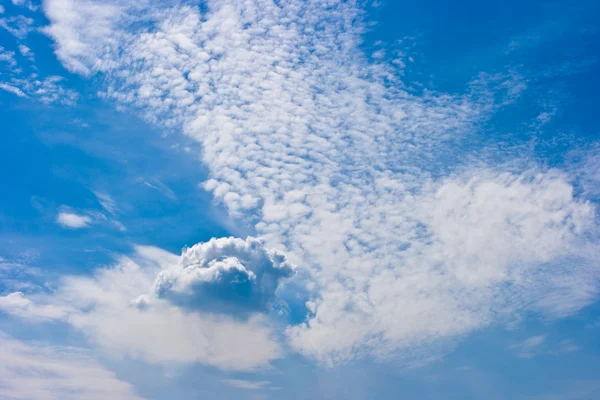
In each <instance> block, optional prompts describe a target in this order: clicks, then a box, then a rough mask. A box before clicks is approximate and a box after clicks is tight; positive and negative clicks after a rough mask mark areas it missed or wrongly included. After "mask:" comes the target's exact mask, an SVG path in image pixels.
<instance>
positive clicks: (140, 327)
mask: <svg viewBox="0 0 600 400" xmlns="http://www.w3.org/2000/svg"><path fill="white" fill-rule="evenodd" d="M156 4H158V5H159V7H158V9H157V8H155V7H154V8H150V4H148V3H146V2H129V1H93V0H80V1H76V0H70V1H61V0H47V1H45V2H44V11H45V13H46V16H47V18H48V19H49V21H50V25H49V26H48V27H47V28H45V32H46V33H47V34H48V35H49V36H50V37H51V38H52V39H53V40H54V41H55V45H56V55H57V57H58V58H59V59H60V60H61V61H62V63H63V64H64V66H65V67H66V68H67V69H69V70H70V71H72V72H74V73H78V74H81V75H83V76H90V75H92V74H96V73H97V74H102V75H104V76H105V77H106V82H107V83H106V87H105V88H104V89H103V93H102V94H103V96H104V97H105V98H106V99H108V100H112V101H115V102H117V103H118V104H119V105H120V106H128V107H131V108H132V109H134V110H137V111H139V112H140V113H141V114H142V115H143V116H144V117H145V118H146V119H147V120H148V121H150V122H153V123H156V124H158V125H161V126H165V127H168V128H171V129H180V130H181V131H182V132H184V133H185V135H187V136H189V137H190V138H192V139H194V140H196V141H198V142H199V143H200V144H201V145H202V149H203V151H202V155H201V156H202V160H203V162H204V163H205V164H206V166H207V167H208V169H209V173H210V179H209V180H207V181H206V182H205V183H204V188H205V189H206V190H208V191H210V192H212V193H213V195H214V197H215V199H216V200H217V201H219V202H222V204H224V205H225V206H226V207H227V209H228V210H229V212H230V213H231V215H232V216H233V217H235V218H238V219H240V220H243V221H245V222H248V223H250V224H251V225H252V226H253V227H254V229H255V231H256V234H257V236H260V237H261V238H262V240H263V242H258V241H254V239H246V240H245V241H244V240H242V239H233V238H230V239H218V240H214V241H211V242H208V243H200V244H197V245H195V246H193V247H191V248H190V249H187V250H186V251H184V253H183V255H182V257H181V258H176V257H175V258H174V256H172V255H165V254H164V253H161V252H159V251H158V250H149V249H141V250H140V252H141V253H140V254H141V256H139V259H123V260H121V261H120V262H119V263H118V264H117V265H115V266H113V267H111V268H108V269H102V270H99V271H98V272H97V273H96V275H95V276H94V277H92V278H81V277H77V278H76V277H68V278H65V279H64V280H63V281H62V285H61V286H60V287H59V288H58V289H57V291H56V292H54V293H51V294H48V295H43V296H42V295H39V296H36V298H32V299H31V301H30V300H27V301H25V300H24V299H23V298H21V297H19V296H18V295H17V296H15V295H13V297H12V298H11V300H10V301H12V302H13V303H15V304H12V303H10V301H9V300H7V299H6V298H4V300H3V303H0V305H2V307H4V308H5V309H7V310H9V312H11V313H14V314H17V315H23V316H25V317H34V318H39V317H40V316H44V317H45V318H47V317H49V316H48V315H44V310H50V309H51V310H52V313H53V315H52V316H51V317H52V318H59V319H61V320H63V321H65V322H67V323H69V324H71V325H72V326H73V327H75V328H77V329H80V330H82V331H83V332H85V333H86V334H87V335H88V336H89V337H90V338H91V339H92V340H94V341H95V342H97V343H98V344H100V345H101V346H104V347H106V348H108V349H113V350H118V351H120V352H123V353H126V354H129V355H133V356H137V357H141V358H142V359H144V360H147V361H151V362H159V363H162V362H164V363H169V362H175V363H187V362H200V363H206V364H210V365H215V366H217V367H220V368H224V369H253V368H256V367H258V366H264V365H266V364H268V363H269V361H271V360H273V359H275V358H277V357H280V356H281V355H282V354H283V352H284V350H283V348H284V347H285V346H288V347H289V349H290V351H295V352H299V353H301V354H303V355H305V356H308V357H312V358H314V359H316V360H318V361H320V362H324V363H329V364H333V363H338V362H344V361H347V360H350V359H353V358H355V357H360V356H363V355H374V356H376V357H388V356H398V355H400V354H402V355H407V354H408V355H409V356H412V355H415V356H419V357H427V356H429V354H423V352H424V351H426V349H431V348H436V347H437V346H441V345H444V344H446V343H448V342H450V341H453V340H454V339H456V338H458V337H460V336H461V335H464V334H467V333H469V332H472V331H474V330H477V329H481V328H483V327H486V326H489V325H491V324H494V323H502V322H506V321H512V320H514V319H515V316H518V315H520V314H523V313H530V312H533V313H543V314H545V315H547V316H550V317H558V316H563V315H567V314H569V313H572V312H574V311H576V310H578V309H580V308H581V307H583V306H585V305H586V304H589V303H590V302H591V301H592V300H594V299H595V298H596V295H597V290H598V279H599V275H600V271H599V270H598V266H597V263H596V260H598V259H599V256H600V254H599V251H598V250H599V248H598V245H597V240H596V239H595V235H596V234H597V228H596V227H597V225H596V222H595V217H596V209H595V208H594V206H593V205H592V204H591V203H590V202H588V201H587V200H586V199H585V198H583V197H581V196H579V195H578V194H576V192H575V191H574V187H573V181H574V180H575V179H576V178H577V175H576V173H574V172H569V173H567V172H565V171H558V170H554V169H549V168H546V167H544V166H543V165H536V163H534V162H532V161H531V160H512V159H511V160H503V164H501V165H499V164H498V163H497V162H494V160H493V159H491V158H484V156H483V155H482V156H481V157H480V158H476V157H475V156H472V157H471V159H468V160H464V161H463V162H460V163H459V162H455V163H454V164H453V165H450V167H448V165H444V166H441V165H439V160H440V159H441V156H442V155H446V154H451V153H452V152H453V151H454V149H456V148H457V146H458V145H460V143H461V140H462V139H463V138H466V137H472V136H473V135H476V134H477V126H478V123H480V122H482V121H484V120H486V119H487V118H489V117H490V115H492V114H493V113H494V112H495V111H496V110H498V109H500V108H501V107H502V106H503V105H506V104H508V103H510V102H511V101H513V100H514V99H515V98H516V97H517V96H518V95H519V93H520V91H522V90H524V88H525V84H524V83H523V82H520V81H519V77H518V76H514V75H511V76H509V75H507V76H494V77H485V76H483V77H479V78H478V79H477V80H474V81H473V84H472V85H471V87H470V88H469V90H468V91H467V92H466V94H464V95H462V96H454V95H449V94H444V93H431V92H425V93H424V94H422V95H415V94H412V93H411V92H409V91H408V90H406V88H405V86H404V84H403V83H402V81H401V80H400V78H399V75H398V74H397V72H398V71H397V70H396V69H394V68H393V67H392V66H390V65H388V64H386V63H385V62H383V61H376V62H374V61H373V60H369V59H368V58H367V57H366V56H365V55H364V54H363V53H362V51H361V49H360V43H361V39H360V38H361V34H362V33H363V32H364V29H365V27H364V25H363V22H362V19H361V18H362V12H361V10H360V8H359V7H358V6H357V5H356V4H355V3H354V2H343V1H337V0H327V1H323V0H314V1H310V0H308V1H292V0H283V1H277V2H274V1H266V0H247V1H218V0H210V1H208V2H207V8H206V11H205V12H201V10H200V8H199V7H196V6H193V5H191V3H188V2H183V4H178V5H173V4H172V3H170V2H157V3H153V5H156ZM457 144H458V145H457ZM105 207H106V206H105ZM106 208H107V210H109V208H108V207H106ZM109 211H110V210H109ZM86 218H87V219H86ZM57 222H58V223H60V224H61V225H63V226H67V227H70V228H82V227H85V226H87V225H88V224H89V223H90V222H91V221H90V220H89V218H88V217H85V216H79V215H76V214H72V213H61V214H59V217H58V218H57ZM274 249H276V250H277V251H279V252H281V254H280V253H278V252H276V250H274ZM283 254H285V256H284V255H283ZM156 260H160V261H156ZM288 260H289V261H288ZM291 263H293V264H294V265H296V266H297V270H298V271H299V273H298V274H297V275H296V277H294V278H292V279H295V280H296V282H299V283H301V284H303V285H304V286H305V287H306V289H307V291H308V293H309V294H308V299H306V300H307V303H306V306H307V309H308V313H307V316H306V319H305V321H304V322H302V323H300V324H297V325H290V326H287V327H286V328H285V329H279V328H278V327H275V326H273V325H272V323H271V322H270V320H269V318H268V316H267V315H265V314H268V312H269V311H270V306H271V305H272V304H273V299H274V297H275V295H276V290H277V289H278V287H280V283H281V282H280V281H283V280H285V279H289V278H291V276H292V267H291ZM243 285H245V286H244V287H245V288H246V289H248V290H250V292H251V296H256V297H252V299H253V300H252V301H247V299H246V300H240V301H239V302H238V303H239V304H234V303H231V301H232V300H231V297H227V296H229V295H231V294H232V292H234V291H235V290H234V289H232V287H234V286H235V287H236V288H238V289H239V288H241V287H242V286H243ZM217 289H218V290H217ZM246 289H244V290H246ZM236 290H237V289H236ZM240 290H241V289H240ZM215 293H218V295H217V294H215ZM141 295H143V296H142V297H140V296H141ZM9 296H10V295H9ZM219 296H224V297H223V298H218V297H219ZM240 296H241V295H240ZM248 296H250V295H248ZM241 297H243V296H241ZM234 298H235V296H234ZM248 298H250V297H248ZM17 301H18V302H19V304H16V302H17ZM193 301H199V302H198V303H197V304H195V306H192V303H193ZM190 302H191V303H190ZM11 304H12V305H11ZM211 304H212V305H215V304H216V306H215V307H216V309H213V311H215V310H216V311H219V313H215V312H210V309H208V308H207V307H209V306H210V305H211ZM141 305H143V307H141ZM229 305H231V307H229ZM40 307H42V308H40ZM48 307H51V308H48ZM240 307H242V308H246V310H245V312H246V313H245V315H244V318H242V319H240V318H238V317H239V315H237V311H239V308H240ZM57 310H60V312H59V313H58V314H56V313H57ZM277 329H279V331H277ZM156 344H160V345H156Z"/></svg>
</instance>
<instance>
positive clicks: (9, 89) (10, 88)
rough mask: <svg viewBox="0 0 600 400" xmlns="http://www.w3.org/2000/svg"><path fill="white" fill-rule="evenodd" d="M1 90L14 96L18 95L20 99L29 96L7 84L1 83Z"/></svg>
mask: <svg viewBox="0 0 600 400" xmlns="http://www.w3.org/2000/svg"><path fill="white" fill-rule="evenodd" d="M0 89H2V90H5V91H7V92H9V93H12V94H16V95H17V96H19V97H27V95H26V94H25V93H23V91H22V90H21V89H19V88H17V87H14V86H12V85H8V84H6V83H0Z"/></svg>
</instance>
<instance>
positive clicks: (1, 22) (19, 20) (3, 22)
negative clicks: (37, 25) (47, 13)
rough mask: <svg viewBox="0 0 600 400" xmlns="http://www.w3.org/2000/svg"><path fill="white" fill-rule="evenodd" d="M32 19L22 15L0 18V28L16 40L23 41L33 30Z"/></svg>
mask: <svg viewBox="0 0 600 400" xmlns="http://www.w3.org/2000/svg"><path fill="white" fill-rule="evenodd" d="M32 25H33V19H32V18H28V17H25V16H24V15H17V16H13V17H6V18H0V27H1V28H4V29H6V30H7V31H8V32H9V33H10V34H11V35H13V36H15V37H16V38H18V39H24V38H25V37H27V35H28V34H29V32H31V31H32V30H33V28H32Z"/></svg>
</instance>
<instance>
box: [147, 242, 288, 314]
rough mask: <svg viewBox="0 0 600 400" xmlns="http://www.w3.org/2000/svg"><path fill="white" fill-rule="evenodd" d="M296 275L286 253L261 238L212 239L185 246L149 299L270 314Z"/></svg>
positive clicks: (161, 275)
mask: <svg viewBox="0 0 600 400" xmlns="http://www.w3.org/2000/svg"><path fill="white" fill-rule="evenodd" d="M292 274H293V267H292V265H291V264H290V263H289V262H288V261H287V260H286V257H285V255H284V254H282V253H279V252H277V251H272V250H269V249H266V248H265V247H264V245H263V243H262V242H261V241H260V240H258V239H255V238H250V237H249V238H247V239H246V240H242V239H238V238H233V237H229V238H220V239H211V240H210V241H208V242H206V243H198V244H196V245H194V246H192V247H190V248H188V249H185V250H184V251H183V254H182V256H181V260H180V263H178V264H174V265H173V266H172V267H171V268H168V269H166V270H164V271H161V272H160V273H159V274H158V276H157V277H156V280H155V281H154V285H153V289H152V293H151V297H150V299H151V298H152V297H155V298H159V299H163V298H164V299H167V300H169V301H171V302H172V303H174V304H177V305H182V306H185V307H187V308H189V309H200V310H203V311H205V312H213V313H222V312H225V313H232V312H233V313H243V314H247V313H254V312H269V311H270V308H271V306H272V305H273V302H274V299H275V291H276V290H277V288H278V286H279V284H280V282H281V281H282V280H284V279H286V278H289V277H291V276H292ZM148 301H151V300H149V297H148V296H142V297H140V298H138V301H137V302H138V304H140V305H141V304H146V303H147V302H148Z"/></svg>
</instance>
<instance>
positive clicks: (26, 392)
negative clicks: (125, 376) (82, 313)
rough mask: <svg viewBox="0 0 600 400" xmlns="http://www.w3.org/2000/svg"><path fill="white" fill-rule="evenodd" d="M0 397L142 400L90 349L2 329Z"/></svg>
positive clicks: (0, 339) (40, 399)
mask: <svg viewBox="0 0 600 400" xmlns="http://www.w3.org/2000/svg"><path fill="white" fill-rule="evenodd" d="M0 358H1V359H2V362H0V376H1V377H2V385H0V398H3V399H14V400H29V399H39V400H58V399H66V400H69V399H89V400H101V399H107V398H110V399H116V400H142V399H143V398H142V397H140V396H138V395H136V394H135V392H134V391H133V388H132V387H131V385H130V384H128V383H126V382H123V381H122V380H120V379H118V378H117V376H116V375H115V373H113V372H111V371H109V370H107V369H105V368H104V367H103V366H101V365H100V364H99V363H98V362H97V361H96V360H94V358H92V357H91V356H90V355H89V354H88V353H87V352H86V351H84V350H82V349H77V348H71V347H60V346H48V345H46V344H43V343H33V344H31V343H26V342H22V341H19V340H16V339H13V338H11V337H10V336H8V335H6V334H5V333H4V332H1V331H0Z"/></svg>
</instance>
